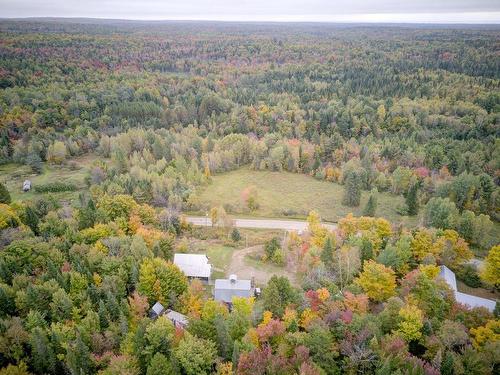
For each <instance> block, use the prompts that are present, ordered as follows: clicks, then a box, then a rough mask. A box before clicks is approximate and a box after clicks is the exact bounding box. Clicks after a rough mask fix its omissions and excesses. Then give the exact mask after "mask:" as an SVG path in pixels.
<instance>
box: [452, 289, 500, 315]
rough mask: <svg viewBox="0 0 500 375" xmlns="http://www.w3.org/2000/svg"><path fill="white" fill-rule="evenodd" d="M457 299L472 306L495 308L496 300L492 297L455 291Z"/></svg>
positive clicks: (491, 309)
mask: <svg viewBox="0 0 500 375" xmlns="http://www.w3.org/2000/svg"><path fill="white" fill-rule="evenodd" d="M455 299H456V300H457V302H460V303H461V304H463V305H468V306H470V307H486V308H487V309H488V310H490V311H493V310H495V305H496V302H495V301H492V300H490V299H486V298H482V297H476V296H472V295H470V294H465V293H461V292H455Z"/></svg>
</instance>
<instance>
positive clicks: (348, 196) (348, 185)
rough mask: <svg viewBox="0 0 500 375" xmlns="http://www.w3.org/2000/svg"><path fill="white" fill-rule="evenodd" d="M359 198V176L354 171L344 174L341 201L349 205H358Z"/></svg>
mask: <svg viewBox="0 0 500 375" xmlns="http://www.w3.org/2000/svg"><path fill="white" fill-rule="evenodd" d="M360 200H361V178H360V176H359V174H358V173H356V172H355V171H349V172H348V173H347V175H346V176H345V182H344V198H343V203H344V205H346V206H349V207H357V206H359V202H360Z"/></svg>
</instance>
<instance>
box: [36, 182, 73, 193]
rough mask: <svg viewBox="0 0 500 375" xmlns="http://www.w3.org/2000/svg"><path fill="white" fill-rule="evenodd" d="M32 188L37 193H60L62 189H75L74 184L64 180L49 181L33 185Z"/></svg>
mask: <svg viewBox="0 0 500 375" xmlns="http://www.w3.org/2000/svg"><path fill="white" fill-rule="evenodd" d="M34 190H35V192H37V193H60V192H63V191H75V190H76V186H75V185H73V184H68V183H64V182H49V183H47V184H43V185H37V186H35V187H34Z"/></svg>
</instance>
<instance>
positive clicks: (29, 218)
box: [24, 206, 40, 236]
mask: <svg viewBox="0 0 500 375" xmlns="http://www.w3.org/2000/svg"><path fill="white" fill-rule="evenodd" d="M39 221H40V220H39V219H38V215H37V214H36V212H35V210H34V209H32V208H31V207H30V206H28V207H26V211H25V220H24V224H26V225H27V226H28V227H30V229H31V230H32V231H33V233H34V234H35V236H38V235H39V234H40V232H39V230H38V222H39Z"/></svg>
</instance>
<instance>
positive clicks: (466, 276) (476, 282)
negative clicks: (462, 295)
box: [457, 264, 481, 288]
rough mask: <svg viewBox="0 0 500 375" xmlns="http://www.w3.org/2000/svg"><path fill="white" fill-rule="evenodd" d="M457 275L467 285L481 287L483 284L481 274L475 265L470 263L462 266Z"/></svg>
mask: <svg viewBox="0 0 500 375" xmlns="http://www.w3.org/2000/svg"><path fill="white" fill-rule="evenodd" d="M457 276H458V278H459V280H462V281H463V282H464V283H465V285H467V286H470V287H471V288H479V287H480V286H481V279H480V278H479V274H478V273H477V271H476V269H475V268H474V266H472V265H470V264H466V265H464V266H463V267H461V268H460V269H459V270H458V272H457Z"/></svg>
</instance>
